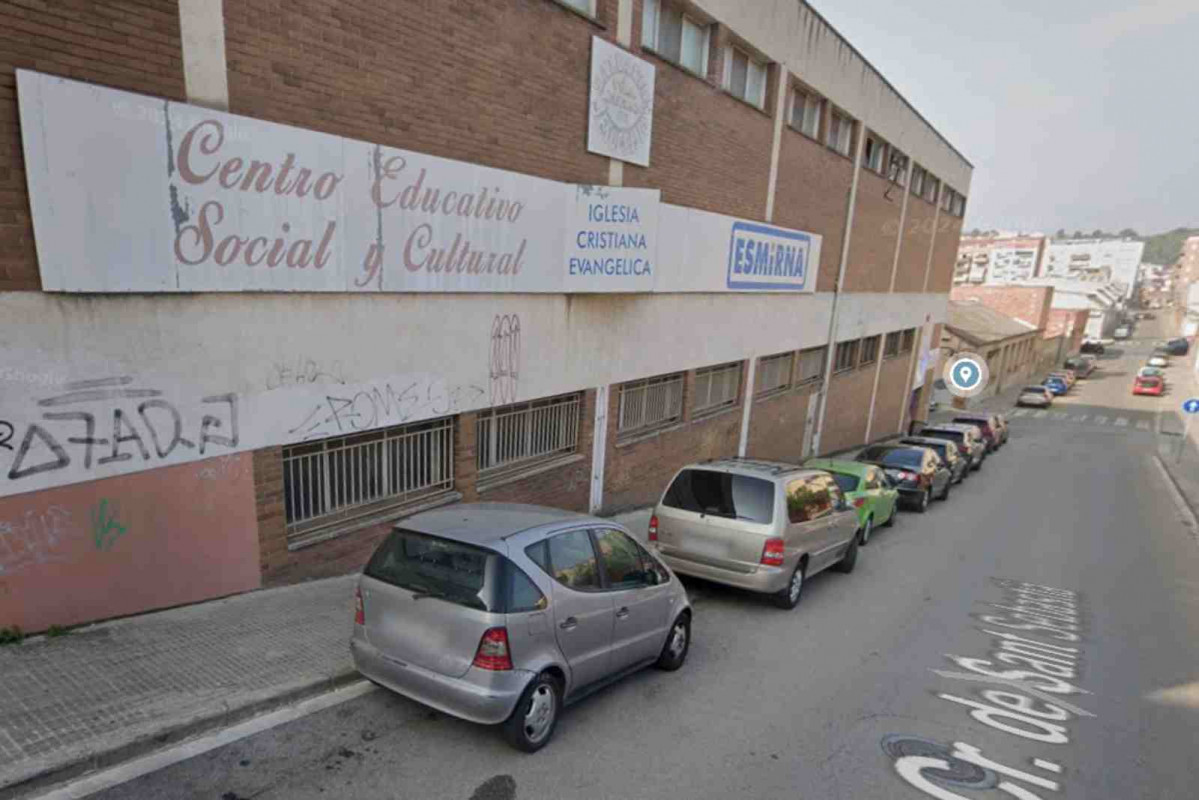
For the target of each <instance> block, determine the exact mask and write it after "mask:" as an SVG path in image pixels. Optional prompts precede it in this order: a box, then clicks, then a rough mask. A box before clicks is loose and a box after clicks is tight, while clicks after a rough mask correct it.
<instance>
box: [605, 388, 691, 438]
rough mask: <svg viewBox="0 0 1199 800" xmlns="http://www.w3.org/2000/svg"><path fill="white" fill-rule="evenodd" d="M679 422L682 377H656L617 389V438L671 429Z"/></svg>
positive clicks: (681, 413) (681, 416) (681, 400)
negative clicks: (618, 406)
mask: <svg viewBox="0 0 1199 800" xmlns="http://www.w3.org/2000/svg"><path fill="white" fill-rule="evenodd" d="M682 418H683V373H681V372H676V373H674V374H673V375H659V376H657V377H655V378H644V379H642V380H639V381H629V382H628V383H622V384H621V385H620V419H619V422H618V424H617V428H616V430H617V432H618V433H620V434H621V435H624V434H630V433H641V432H644V431H649V430H653V429H655V428H664V427H667V426H669V425H673V424H675V423H676V422H678V421H679V420H681V419H682Z"/></svg>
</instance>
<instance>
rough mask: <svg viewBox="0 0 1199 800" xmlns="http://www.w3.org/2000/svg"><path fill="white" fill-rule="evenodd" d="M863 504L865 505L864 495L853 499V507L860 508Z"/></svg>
mask: <svg viewBox="0 0 1199 800" xmlns="http://www.w3.org/2000/svg"><path fill="white" fill-rule="evenodd" d="M864 505H866V498H865V497H859V498H858V499H856V500H854V501H853V507H854V508H861V507H862V506H864Z"/></svg>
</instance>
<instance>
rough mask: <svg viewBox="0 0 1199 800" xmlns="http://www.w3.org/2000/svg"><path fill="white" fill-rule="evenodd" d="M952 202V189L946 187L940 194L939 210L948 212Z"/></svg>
mask: <svg viewBox="0 0 1199 800" xmlns="http://www.w3.org/2000/svg"><path fill="white" fill-rule="evenodd" d="M952 202H953V189H950V188H949V187H948V186H946V187H945V190H944V191H943V192H941V210H942V211H945V212H948V211H949V208H950V205H951V203H952Z"/></svg>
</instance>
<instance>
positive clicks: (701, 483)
mask: <svg viewBox="0 0 1199 800" xmlns="http://www.w3.org/2000/svg"><path fill="white" fill-rule="evenodd" d="M662 504H663V505H665V506H668V507H670V508H677V509H680V510H682V511H690V512H693V513H696V514H706V515H708V516H714V517H726V518H728V519H741V520H745V521H747V522H760V523H770V522H771V521H772V520H773V519H774V484H773V483H771V482H770V481H768V480H763V479H762V478H753V477H750V476H749V475H734V474H731V473H728V472H716V471H713V470H707V469H685V470H683V471H682V472H680V473H679V474H678V475H677V476H676V477H675V479H674V481H673V482H672V483H671V484H670V488H669V489H667V490H666V494H665V495H664V496H663V498H662Z"/></svg>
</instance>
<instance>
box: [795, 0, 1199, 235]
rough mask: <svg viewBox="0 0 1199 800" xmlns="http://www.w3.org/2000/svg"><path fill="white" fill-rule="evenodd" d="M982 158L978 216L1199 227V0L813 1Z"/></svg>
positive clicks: (973, 203)
mask: <svg viewBox="0 0 1199 800" xmlns="http://www.w3.org/2000/svg"><path fill="white" fill-rule="evenodd" d="M809 2H810V3H811V4H812V5H813V6H814V7H815V8H816V10H817V11H819V12H820V13H821V14H822V15H823V16H824V17H825V18H826V19H827V20H828V21H829V22H830V23H832V25H833V27H835V28H836V29H837V30H838V31H839V32H840V33H841V34H842V35H843V36H844V37H845V38H846V39H848V40H849V41H850V43H851V44H853V45H854V47H856V48H857V49H858V51H859V52H861V53H862V54H863V55H864V56H865V57H866V59H867V60H869V61H870V62H871V63H872V64H873V65H874V66H875V67H876V68H877V69H878V70H879V71H880V72H882V74H883V75H884V76H885V77H886V78H887V79H888V80H889V81H890V82H891V84H892V85H893V86H895V87H896V88H897V89H898V90H899V92H900V93H901V94H903V96H904V97H905V98H907V100H908V102H910V103H911V104H912V105H914V106H915V107H916V108H917V109H918V110H919V111H920V113H921V114H923V115H924V117H925V118H926V119H927V120H928V121H929V122H931V123H932V125H933V126H934V127H935V128H936V129H937V130H938V131H939V132H940V133H941V134H942V135H944V136H945V137H946V138H947V139H948V140H949V141H950V142H951V143H952V144H953V146H954V147H956V148H957V149H958V151H959V152H961V153H962V154H963V155H964V156H965V157H966V159H967V160H969V161H970V162H971V163H972V164H973V165H974V176H973V179H972V181H971V186H970V192H969V193H968V194H969V200H968V205H967V210H966V220H965V227H966V229H967V230H969V229H972V228H976V227H977V228H983V229H990V228H996V229H1000V230H1024V231H1043V232H1046V233H1053V232H1055V231H1056V230H1058V229H1059V228H1065V229H1066V230H1067V231H1068V232H1073V231H1074V230H1076V229H1081V230H1084V231H1086V232H1090V231H1092V230H1094V229H1096V228H1101V229H1103V230H1106V231H1118V230H1120V229H1122V228H1133V229H1135V230H1136V231H1138V232H1139V233H1141V234H1148V233H1159V232H1161V231H1165V230H1169V229H1172V228H1176V227H1182V226H1193V227H1199V0H1132V2H1127V1H1126V2H1117V0H998V2H989V3H980V2H977V1H976V0H968V1H967V2H962V0H904V2H902V3H896V2H894V0H809Z"/></svg>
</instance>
